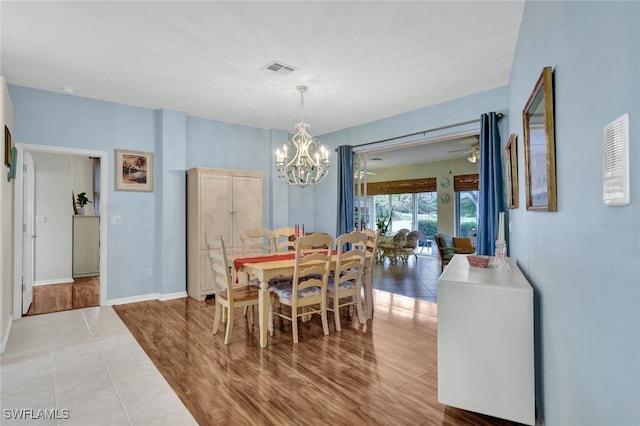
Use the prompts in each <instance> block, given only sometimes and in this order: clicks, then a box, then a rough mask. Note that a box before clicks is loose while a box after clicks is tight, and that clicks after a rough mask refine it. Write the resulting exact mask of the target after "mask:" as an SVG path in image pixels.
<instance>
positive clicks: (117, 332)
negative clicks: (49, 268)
mask: <svg viewBox="0 0 640 426" xmlns="http://www.w3.org/2000/svg"><path fill="white" fill-rule="evenodd" d="M0 370H1V371H0V375H1V377H0V379H1V381H0V386H1V388H2V389H1V406H2V410H1V412H2V413H1V414H0V415H1V416H2V418H1V420H0V423H2V424H3V425H5V424H6V425H10V424H20V425H26V424H37V425H83V426H86V425H92V426H94V425H196V424H197V423H196V422H195V421H194V419H193V417H192V416H191V414H190V413H189V411H188V410H187V409H186V407H185V406H184V404H183V403H182V402H181V401H180V399H179V398H178V397H177V396H176V394H175V393H174V392H173V390H172V389H171V387H170V386H169V384H168V383H167V382H166V381H165V379H164V378H163V377H162V375H161V374H160V372H159V371H158V370H157V369H156V368H155V366H154V365H153V363H152V362H151V360H150V359H149V357H148V356H147V355H146V354H145V352H144V351H143V350H142V348H141V347H140V345H139V344H138V343H137V342H136V340H135V339H134V338H133V336H132V335H131V333H130V332H129V330H128V329H127V328H126V327H125V325H124V323H123V322H122V321H121V320H120V318H119V317H118V315H117V314H116V313H115V312H114V310H113V309H112V308H111V307H92V308H84V309H77V310H71V311H63V312H56V313H52V314H44V315H37V316H33V317H24V318H22V319H21V320H19V321H14V322H13V324H12V327H11V333H10V336H9V341H8V343H7V348H6V351H5V353H4V354H2V356H1V361H0ZM20 409H24V410H32V411H22V415H23V416H26V417H27V420H26V421H25V420H15V419H12V418H11V417H12V416H15V415H17V414H18V413H19V412H16V411H11V410H20ZM56 409H57V412H56V411H53V410H56ZM7 410H9V411H7ZM38 410H48V412H47V414H53V415H54V417H58V420H55V419H49V420H47V419H43V417H44V416H45V414H44V412H42V411H38ZM38 417H39V418H38ZM65 417H68V418H65ZM23 418H24V417H23ZM29 418H30V419H29Z"/></svg>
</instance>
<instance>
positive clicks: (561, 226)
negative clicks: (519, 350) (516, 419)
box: [503, 1, 640, 426]
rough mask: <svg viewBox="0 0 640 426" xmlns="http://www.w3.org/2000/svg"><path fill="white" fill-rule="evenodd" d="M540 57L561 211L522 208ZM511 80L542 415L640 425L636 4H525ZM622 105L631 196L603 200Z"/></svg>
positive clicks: (549, 425)
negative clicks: (528, 123)
mask: <svg viewBox="0 0 640 426" xmlns="http://www.w3.org/2000/svg"><path fill="white" fill-rule="evenodd" d="M544 66H552V67H554V69H555V120H556V128H555V129H556V131H555V141H556V171H557V191H558V212H555V213H551V212H549V213H542V212H529V211H526V208H524V207H523V206H524V205H525V200H524V174H523V164H524V155H523V142H522V120H521V115H520V112H521V111H522V108H523V106H524V104H525V103H526V101H527V99H528V97H529V94H530V93H531V90H532V89H533V86H534V84H535V82H536V80H537V79H538V77H539V75H540V73H541V71H542V68H543V67H544ZM510 88H511V90H510V101H509V107H510V111H511V113H510V114H509V129H510V132H511V133H516V134H517V135H518V165H519V169H520V171H519V173H518V174H519V176H518V177H519V181H520V188H521V191H520V194H521V195H520V206H521V207H520V208H519V209H516V210H512V211H511V222H512V227H513V229H512V235H511V244H512V247H511V248H512V250H511V254H512V256H514V257H515V258H516V259H517V261H518V264H519V265H520V267H521V268H522V270H523V271H524V272H525V274H526V275H527V276H528V278H529V280H530V281H531V283H532V284H533V286H534V288H535V293H536V351H537V354H536V367H537V386H536V393H537V402H538V406H539V408H540V409H541V411H542V414H543V417H544V424H545V425H546V426H556V425H559V426H565V425H612V426H623V425H624V426H627V425H638V424H640V183H639V182H640V145H639V143H638V138H639V137H640V3H638V2H538V1H529V2H527V3H526V6H525V9H524V15H523V19H522V26H521V28H520V35H519V39H518V44H517V49H516V57H515V60H514V63H513V69H512V73H511V82H510ZM625 112H628V113H629V116H630V134H631V144H630V145H631V149H630V157H631V159H630V165H631V204H630V205H629V206H626V207H605V206H604V204H603V202H602V128H603V127H604V126H605V125H607V124H608V123H610V122H611V121H613V120H614V119H616V118H618V117H619V116H620V115H622V114H623V113H625ZM503 136H504V135H503ZM504 139H506V138H504Z"/></svg>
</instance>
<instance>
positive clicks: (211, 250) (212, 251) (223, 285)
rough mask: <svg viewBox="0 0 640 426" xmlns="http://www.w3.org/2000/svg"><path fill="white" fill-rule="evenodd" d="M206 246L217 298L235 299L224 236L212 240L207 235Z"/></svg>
mask: <svg viewBox="0 0 640 426" xmlns="http://www.w3.org/2000/svg"><path fill="white" fill-rule="evenodd" d="M205 244H206V245H207V254H208V255H209V256H208V257H209V264H210V265H211V272H212V273H213V286H214V290H215V293H214V294H215V295H216V297H224V298H226V299H232V298H233V291H232V285H233V280H232V277H231V269H230V268H229V262H228V260H227V250H226V248H225V245H224V240H223V239H222V235H220V236H218V237H215V238H212V237H208V236H207V235H206V234H205Z"/></svg>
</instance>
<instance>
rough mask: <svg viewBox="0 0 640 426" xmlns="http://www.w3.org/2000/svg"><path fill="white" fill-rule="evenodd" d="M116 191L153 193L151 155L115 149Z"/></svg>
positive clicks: (150, 153)
mask: <svg viewBox="0 0 640 426" xmlns="http://www.w3.org/2000/svg"><path fill="white" fill-rule="evenodd" d="M115 163H116V185H115V189H116V191H143V192H153V153H152V152H142V151H127V150H123V149H116V161H115Z"/></svg>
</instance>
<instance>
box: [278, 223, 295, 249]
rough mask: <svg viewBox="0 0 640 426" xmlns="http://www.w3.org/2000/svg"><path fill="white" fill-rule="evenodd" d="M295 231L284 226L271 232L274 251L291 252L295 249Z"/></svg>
mask: <svg viewBox="0 0 640 426" xmlns="http://www.w3.org/2000/svg"><path fill="white" fill-rule="evenodd" d="M295 239H296V230H295V229H294V228H291V227H288V226H284V227H282V228H278V229H275V230H274V231H273V241H274V246H275V248H276V251H292V250H294V249H295V247H294V243H295Z"/></svg>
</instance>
